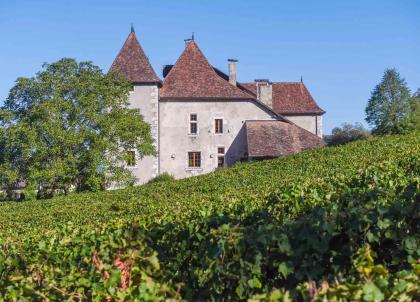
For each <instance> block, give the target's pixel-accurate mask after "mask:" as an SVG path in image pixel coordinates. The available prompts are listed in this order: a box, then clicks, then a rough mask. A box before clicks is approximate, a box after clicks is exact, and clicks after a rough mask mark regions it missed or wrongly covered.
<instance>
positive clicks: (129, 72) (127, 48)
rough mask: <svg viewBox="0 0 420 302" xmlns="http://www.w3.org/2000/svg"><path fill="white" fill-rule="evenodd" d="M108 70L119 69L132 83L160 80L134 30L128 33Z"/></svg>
mask: <svg viewBox="0 0 420 302" xmlns="http://www.w3.org/2000/svg"><path fill="white" fill-rule="evenodd" d="M109 71H110V72H112V71H119V72H121V73H122V74H123V75H124V76H125V77H126V78H127V79H128V80H129V81H131V82H133V83H159V82H160V79H159V77H158V76H157V75H156V73H155V71H154V70H153V67H152V65H150V62H149V59H148V58H147V56H146V54H145V53H144V51H143V48H142V47H141V45H140V43H139V41H138V40H137V37H136V35H135V33H134V31H132V32H131V33H130V34H129V35H128V37H127V40H126V41H125V43H124V45H123V47H122V48H121V50H120V52H119V53H118V55H117V57H116V58H115V60H114V63H112V66H111V68H110V69H109Z"/></svg>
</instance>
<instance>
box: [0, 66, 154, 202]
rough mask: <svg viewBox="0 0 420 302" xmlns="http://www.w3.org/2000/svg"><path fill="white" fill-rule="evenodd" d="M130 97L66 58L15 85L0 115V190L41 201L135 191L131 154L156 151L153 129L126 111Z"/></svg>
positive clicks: (120, 84)
mask: <svg viewBox="0 0 420 302" xmlns="http://www.w3.org/2000/svg"><path fill="white" fill-rule="evenodd" d="M130 90H131V84H130V83H129V82H128V81H126V80H125V79H124V78H123V77H122V76H121V75H118V74H115V73H113V74H106V75H105V74H103V73H102V71H101V70H100V69H99V67H97V66H95V65H93V64H92V63H91V62H80V63H77V62H76V61H75V60H73V59H67V58H64V59H61V60H59V61H58V62H56V63H53V64H44V65H43V70H42V71H41V72H39V73H37V74H36V76H35V77H33V78H18V79H17V80H16V84H15V86H14V87H13V88H12V89H11V90H10V93H9V96H8V98H7V100H6V102H5V104H4V106H3V107H2V108H1V109H0V151H1V153H0V184H1V185H2V186H3V187H4V189H6V191H7V190H11V189H13V188H14V187H16V186H17V185H18V184H22V183H24V184H25V187H26V189H27V190H29V191H31V190H32V191H33V190H38V192H39V195H40V196H41V197H51V196H52V195H54V194H55V192H57V191H62V192H64V193H66V194H67V193H68V192H69V190H71V189H74V190H76V191H78V192H81V191H97V190H101V189H104V188H105V187H107V186H110V185H117V186H122V185H128V184H132V183H133V181H134V178H133V176H132V174H131V173H130V171H128V170H127V169H126V168H125V165H124V164H123V163H125V161H126V160H127V157H128V156H129V155H128V154H129V152H128V150H137V152H138V154H139V155H140V156H145V155H152V154H154V152H155V151H154V147H153V139H152V137H151V133H150V126H149V125H148V124H147V123H146V122H145V121H144V120H143V117H142V115H141V114H140V111H139V110H138V109H129V108H128V104H129V103H128V94H129V91H130Z"/></svg>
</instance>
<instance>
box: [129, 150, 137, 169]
mask: <svg viewBox="0 0 420 302" xmlns="http://www.w3.org/2000/svg"><path fill="white" fill-rule="evenodd" d="M127 166H129V167H135V166H136V152H135V151H127Z"/></svg>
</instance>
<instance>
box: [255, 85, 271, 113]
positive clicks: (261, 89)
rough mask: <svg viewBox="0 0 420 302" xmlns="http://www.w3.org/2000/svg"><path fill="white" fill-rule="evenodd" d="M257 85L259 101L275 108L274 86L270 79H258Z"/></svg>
mask: <svg viewBox="0 0 420 302" xmlns="http://www.w3.org/2000/svg"><path fill="white" fill-rule="evenodd" d="M255 84H256V85H257V99H258V100H259V101H260V102H262V103H264V104H265V105H267V106H268V107H270V108H273V85H272V84H271V82H270V81H269V80H268V79H257V80H255Z"/></svg>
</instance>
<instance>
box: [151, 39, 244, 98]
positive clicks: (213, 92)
mask: <svg viewBox="0 0 420 302" xmlns="http://www.w3.org/2000/svg"><path fill="white" fill-rule="evenodd" d="M159 94H160V97H161V98H198V99H199V98H205V99H251V98H252V96H251V95H250V94H249V93H247V92H245V91H242V90H241V89H239V88H237V87H236V86H234V85H232V84H230V83H229V82H227V81H226V80H224V79H223V78H221V77H220V76H219V75H217V73H216V72H215V70H214V69H213V67H212V66H211V65H210V64H209V62H208V61H207V59H206V57H205V56H204V54H203V53H202V52H201V50H200V49H199V48H198V46H197V44H196V43H195V41H190V42H189V43H188V44H187V46H186V47H185V50H184V52H183V53H182V54H181V56H180V57H179V59H178V61H177V62H176V63H175V65H174V66H173V67H172V69H171V71H170V72H169V73H168V75H167V76H166V78H165V80H164V82H163V87H162V89H161V90H160V93H159Z"/></svg>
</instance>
